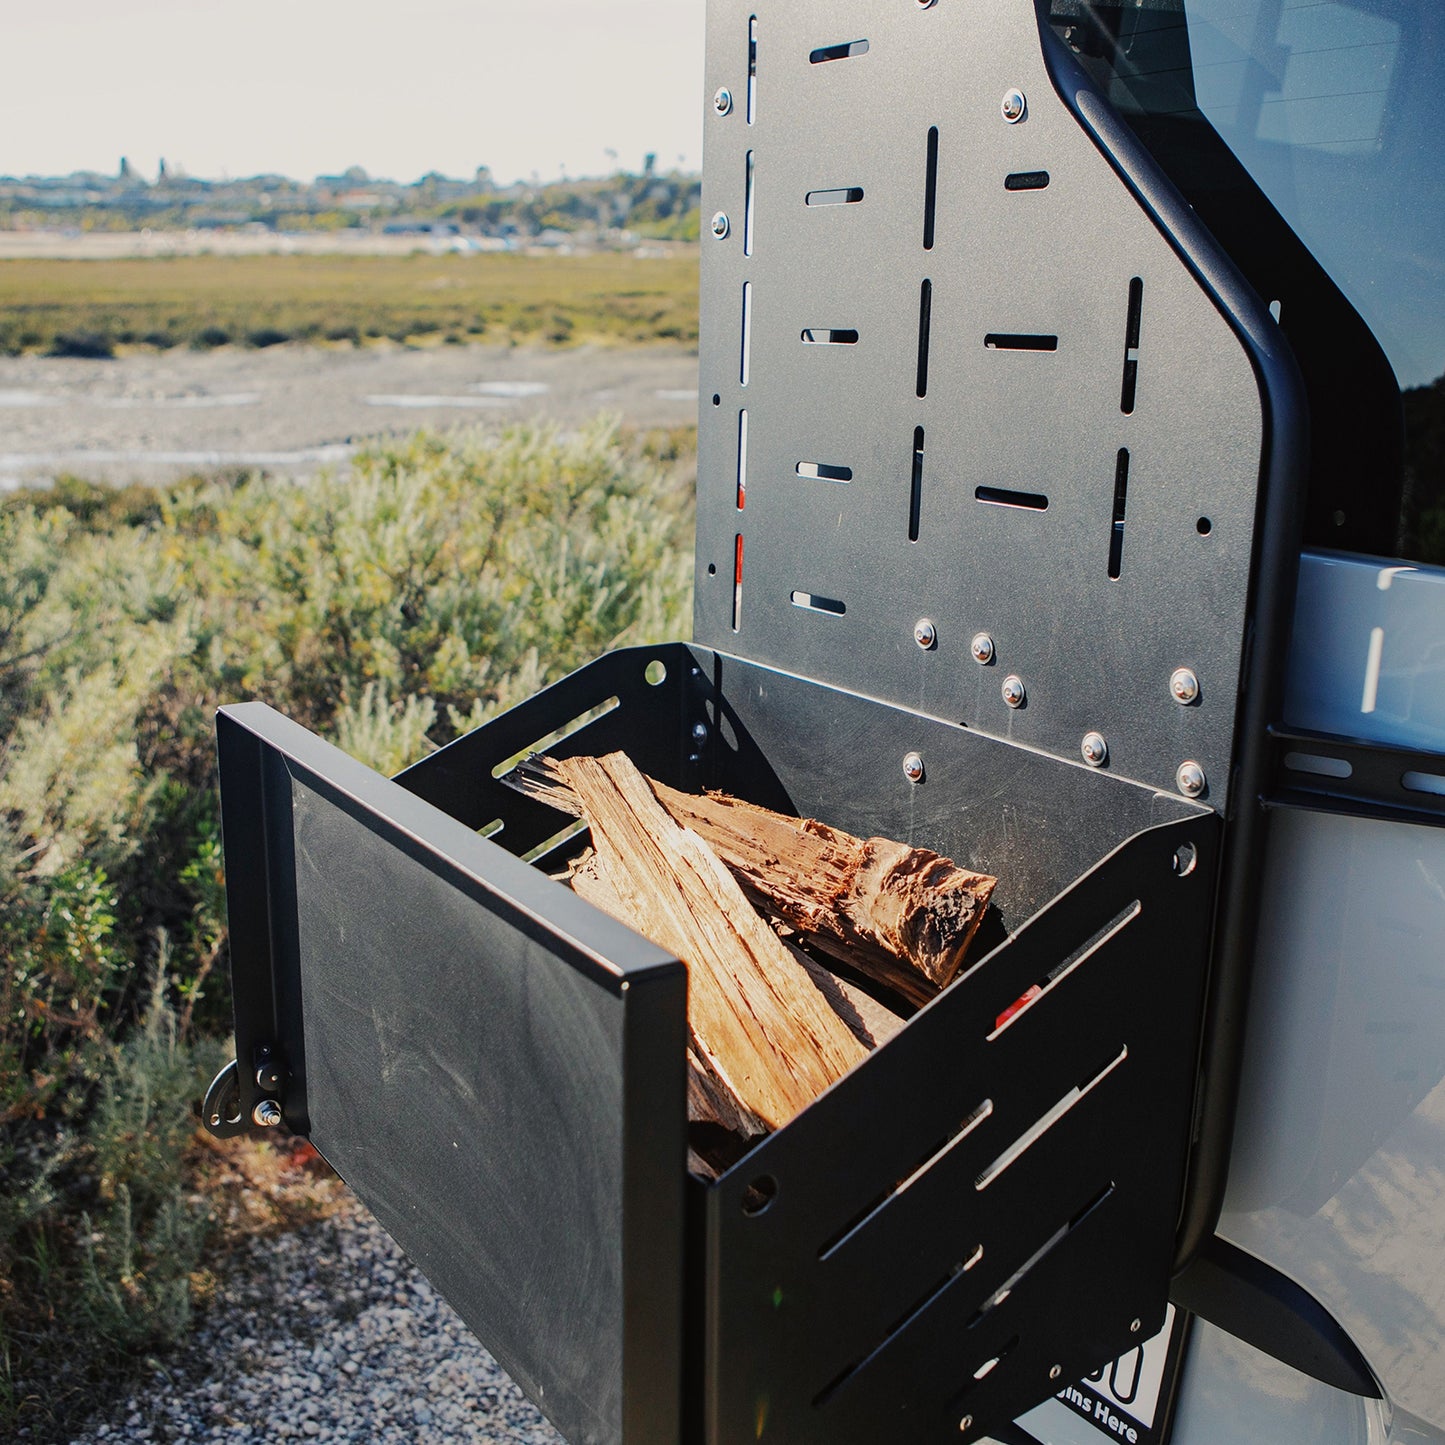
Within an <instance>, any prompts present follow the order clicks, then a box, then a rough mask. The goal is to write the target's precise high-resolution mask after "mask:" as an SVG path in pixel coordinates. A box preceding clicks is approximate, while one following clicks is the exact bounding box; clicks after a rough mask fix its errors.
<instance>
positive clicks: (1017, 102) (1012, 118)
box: [1002, 90, 1029, 125]
mask: <svg viewBox="0 0 1445 1445" xmlns="http://www.w3.org/2000/svg"><path fill="white" fill-rule="evenodd" d="M1002 108H1003V118H1004V119H1005V120H1006V121H1007V122H1008V123H1009V124H1010V125H1017V124H1018V123H1019V122H1020V121H1021V120H1022V119H1023V118H1024V117H1025V116H1026V115H1027V114H1028V113H1029V103H1028V101H1027V100H1025V99H1024V93H1023V91H1021V90H1011V91H1009V93H1008V94H1007V95H1006V96H1004V98H1003V107H1002Z"/></svg>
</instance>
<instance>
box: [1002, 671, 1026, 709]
mask: <svg viewBox="0 0 1445 1445" xmlns="http://www.w3.org/2000/svg"><path fill="white" fill-rule="evenodd" d="M1003 700H1004V701H1005V702H1006V703H1007V704H1008V705H1009V706H1010V707H1013V708H1019V707H1022V706H1023V705H1024V703H1025V702H1026V701H1027V700H1028V693H1027V692H1026V691H1025V690H1024V680H1023V678H1021V677H1017V676H1015V675H1014V674H1013V673H1010V674H1009V675H1008V676H1007V677H1006V678H1004V680H1003Z"/></svg>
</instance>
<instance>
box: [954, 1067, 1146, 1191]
mask: <svg viewBox="0 0 1445 1445" xmlns="http://www.w3.org/2000/svg"><path fill="white" fill-rule="evenodd" d="M1128 1057H1129V1049H1128V1046H1127V1045H1125V1046H1124V1047H1123V1048H1121V1049H1120V1050H1119V1052H1118V1053H1117V1054H1115V1055H1114V1057H1113V1058H1111V1059H1110V1060H1109V1061H1108V1062H1107V1063H1106V1064H1104V1065H1103V1067H1102V1068H1099V1069H1096V1070H1095V1071H1094V1073H1093V1074H1091V1075H1090V1076H1089V1077H1088V1078H1087V1079H1085V1080H1084V1082H1083V1083H1080V1084H1075V1085H1074V1087H1073V1088H1072V1089H1070V1090H1069V1092H1068V1093H1067V1094H1065V1095H1064V1097H1063V1098H1062V1099H1060V1100H1059V1102H1058V1103H1057V1104H1055V1105H1054V1106H1053V1108H1051V1109H1050V1110H1049V1111H1048V1112H1047V1113H1045V1114H1043V1115H1042V1116H1041V1117H1040V1118H1039V1119H1038V1120H1036V1121H1035V1122H1034V1123H1033V1124H1030V1125H1029V1127H1028V1128H1027V1129H1025V1130H1024V1132H1023V1133H1022V1134H1020V1135H1019V1136H1018V1138H1017V1139H1015V1140H1014V1141H1013V1143H1012V1144H1010V1145H1009V1146H1008V1148H1007V1149H1005V1150H1004V1151H1003V1153H1002V1154H1000V1155H999V1156H998V1158H997V1159H995V1160H994V1161H993V1163H992V1164H990V1165H989V1166H988V1168H987V1169H985V1170H984V1171H983V1173H982V1174H980V1175H979V1176H978V1178H977V1179H975V1180H974V1183H973V1187H974V1188H975V1189H976V1190H978V1191H979V1193H980V1194H981V1193H982V1192H983V1191H984V1190H985V1189H987V1188H988V1186H989V1185H990V1184H992V1183H993V1182H994V1180H996V1179H997V1178H998V1177H999V1176H1000V1175H1001V1174H1002V1173H1003V1172H1004V1170H1005V1169H1007V1168H1008V1167H1009V1166H1010V1165H1012V1164H1017V1163H1018V1161H1019V1160H1020V1159H1022V1158H1023V1156H1024V1155H1025V1154H1026V1153H1028V1151H1029V1150H1030V1149H1032V1148H1033V1146H1034V1145H1035V1144H1037V1143H1038V1142H1039V1140H1040V1139H1042V1138H1043V1137H1044V1135H1045V1134H1047V1133H1048V1132H1049V1130H1050V1129H1052V1128H1053V1127H1054V1125H1055V1124H1057V1123H1058V1122H1059V1120H1060V1119H1062V1118H1063V1117H1064V1115H1065V1114H1067V1113H1068V1112H1069V1110H1070V1109H1072V1108H1074V1107H1075V1106H1076V1105H1077V1104H1080V1103H1082V1102H1083V1101H1084V1100H1085V1099H1086V1098H1088V1096H1089V1095H1090V1094H1092V1093H1093V1092H1094V1090H1095V1089H1097V1088H1098V1087H1099V1085H1100V1084H1102V1083H1103V1082H1104V1080H1105V1079H1107V1078H1108V1077H1109V1075H1110V1074H1112V1073H1113V1072H1114V1070H1115V1069H1117V1068H1118V1067H1119V1066H1120V1065H1121V1064H1122V1063H1123V1062H1124V1061H1125V1060H1126V1059H1127V1058H1128Z"/></svg>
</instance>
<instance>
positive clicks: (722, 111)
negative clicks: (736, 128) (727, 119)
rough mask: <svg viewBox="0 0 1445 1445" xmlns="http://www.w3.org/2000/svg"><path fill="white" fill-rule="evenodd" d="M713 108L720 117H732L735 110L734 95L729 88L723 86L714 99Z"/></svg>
mask: <svg viewBox="0 0 1445 1445" xmlns="http://www.w3.org/2000/svg"><path fill="white" fill-rule="evenodd" d="M712 108H713V109H714V110H715V111H717V113H718V114H719V115H731V114H732V108H733V93H732V91H730V90H729V89H728V88H727V86H725V85H724V86H723V87H722V88H721V89H720V90H719V91H718V93H717V94H716V95H715V96H713V98H712Z"/></svg>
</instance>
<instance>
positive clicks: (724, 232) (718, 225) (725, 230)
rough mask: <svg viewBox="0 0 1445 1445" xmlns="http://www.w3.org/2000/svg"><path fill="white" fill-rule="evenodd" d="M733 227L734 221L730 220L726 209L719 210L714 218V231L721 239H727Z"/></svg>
mask: <svg viewBox="0 0 1445 1445" xmlns="http://www.w3.org/2000/svg"><path fill="white" fill-rule="evenodd" d="M732 228H733V223H732V222H731V221H730V220H728V213H727V212H726V211H719V212H718V213H717V215H715V216H714V217H713V218H712V233H713V235H714V236H716V237H717V238H718V240H719V241H726V240H727V238H728V234H729V232H731V230H732Z"/></svg>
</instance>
